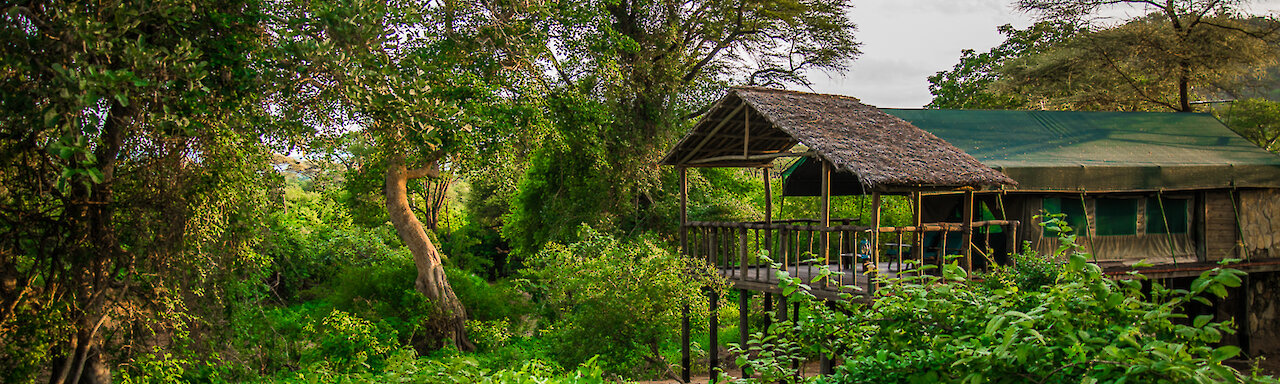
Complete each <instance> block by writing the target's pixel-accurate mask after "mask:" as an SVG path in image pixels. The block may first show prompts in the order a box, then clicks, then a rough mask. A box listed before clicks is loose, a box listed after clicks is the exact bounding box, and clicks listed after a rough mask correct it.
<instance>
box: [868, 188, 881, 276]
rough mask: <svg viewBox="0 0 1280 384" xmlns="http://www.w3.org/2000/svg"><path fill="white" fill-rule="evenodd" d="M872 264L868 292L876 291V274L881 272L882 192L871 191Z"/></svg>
mask: <svg viewBox="0 0 1280 384" xmlns="http://www.w3.org/2000/svg"><path fill="white" fill-rule="evenodd" d="M869 251H870V252H871V265H872V267H873V268H875V272H872V273H869V274H867V293H868V294H870V295H874V294H875V293H876V285H877V284H879V283H878V282H877V281H876V277H877V276H876V275H878V274H879V273H880V272H879V271H880V192H871V249H870V250H869Z"/></svg>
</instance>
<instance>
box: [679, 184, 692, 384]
mask: <svg viewBox="0 0 1280 384" xmlns="http://www.w3.org/2000/svg"><path fill="white" fill-rule="evenodd" d="M679 172H680V252H684V254H685V255H688V254H689V178H688V169H686V168H685V167H679ZM680 345H681V347H680V379H681V380H683V381H684V382H686V383H688V382H689V371H690V368H692V367H691V366H690V365H689V306H688V305H684V306H682V307H680Z"/></svg>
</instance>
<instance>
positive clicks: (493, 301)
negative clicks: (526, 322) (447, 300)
mask: <svg viewBox="0 0 1280 384" xmlns="http://www.w3.org/2000/svg"><path fill="white" fill-rule="evenodd" d="M445 274H446V275H448V276H449V282H450V284H452V285H453V292H454V293H455V294H457V295H458V300H462V303H463V304H464V305H466V308H467V317H468V318H470V319H473V320H479V321H496V320H508V321H518V320H519V319H520V318H521V317H524V316H525V315H528V314H530V313H532V311H533V308H532V307H531V306H530V305H529V303H528V300H527V299H525V296H524V293H523V292H521V291H520V290H519V289H518V288H517V287H515V286H513V285H512V284H511V283H510V282H507V281H497V282H493V283H490V282H488V281H485V280H484V279H483V278H481V277H480V276H476V275H475V274H472V273H469V272H465V271H460V270H456V269H452V268H446V269H445Z"/></svg>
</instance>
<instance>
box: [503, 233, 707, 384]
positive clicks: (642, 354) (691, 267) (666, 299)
mask: <svg viewBox="0 0 1280 384" xmlns="http://www.w3.org/2000/svg"><path fill="white" fill-rule="evenodd" d="M580 236H581V238H582V239H583V240H582V241H580V242H577V243H573V244H569V245H558V244H553V245H550V246H548V247H547V248H546V249H545V250H544V251H543V252H541V253H539V254H538V255H537V257H535V258H533V259H531V260H530V266H531V268H530V270H529V271H528V272H527V273H528V276H529V277H530V279H531V283H532V285H533V286H534V291H535V293H537V294H538V295H539V296H541V298H542V300H543V302H544V303H545V305H546V306H547V312H548V313H547V315H548V317H549V318H550V319H552V320H553V321H554V323H553V325H552V327H551V328H550V329H548V330H547V331H546V336H547V342H548V344H549V345H551V346H552V348H551V349H552V350H553V351H554V352H553V354H554V356H555V357H556V358H557V359H558V360H559V361H561V362H562V363H565V364H566V365H577V364H579V363H582V362H585V361H587V360H588V359H589V358H591V357H593V356H596V355H599V356H600V357H599V359H600V363H601V366H602V367H603V368H604V369H605V370H606V371H608V372H613V373H619V374H636V373H638V372H636V371H637V370H638V369H640V367H644V366H646V365H647V366H650V367H654V368H657V369H659V370H666V369H667V368H668V367H667V363H666V362H665V361H664V360H663V359H662V358H661V356H660V353H659V351H658V349H659V346H660V345H662V344H663V343H664V342H665V341H669V340H673V339H675V338H676V336H678V332H679V329H680V328H679V326H680V319H681V308H682V307H686V306H687V307H689V308H690V313H692V314H694V316H704V317H705V313H706V308H707V303H706V295H705V293H704V292H703V287H711V288H712V289H723V286H724V282H723V280H722V279H721V278H720V277H719V275H717V274H715V273H714V271H712V270H710V267H708V266H706V265H705V264H701V263H699V262H697V261H694V260H690V259H687V258H684V257H682V256H679V255H676V254H675V253H673V252H671V251H669V250H666V249H663V248H661V247H658V246H657V245H655V243H654V242H653V241H649V240H646V239H640V240H635V241H620V240H617V239H615V238H613V237H611V236H608V235H603V234H600V233H598V232H595V231H594V230H592V229H591V228H588V227H583V228H582V234H581V235H580ZM585 340H589V342H584V341H585Z"/></svg>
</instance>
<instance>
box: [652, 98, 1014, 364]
mask: <svg viewBox="0 0 1280 384" xmlns="http://www.w3.org/2000/svg"><path fill="white" fill-rule="evenodd" d="M780 158H803V160H804V162H803V163H800V162H797V163H794V164H795V167H793V169H791V170H789V171H788V174H787V180H786V181H785V183H784V185H785V188H784V189H786V190H788V191H789V190H791V189H795V192H796V193H792V194H795V195H809V196H819V197H820V198H821V213H820V217H818V218H817V219H816V220H794V221H786V222H776V223H775V222H774V221H773V217H772V210H773V208H772V191H771V187H770V185H771V184H770V179H771V176H770V172H771V171H772V167H773V166H774V163H775V160H777V159H780ZM661 164H662V165H669V166H674V167H676V168H677V169H678V171H679V174H680V210H681V211H680V224H681V225H680V228H681V231H680V242H681V248H682V250H683V252H685V253H686V254H688V255H691V256H693V257H698V258H703V259H705V260H707V262H708V263H710V264H711V265H714V266H715V267H716V268H717V269H719V270H720V273H721V274H722V275H724V276H725V277H727V278H728V279H729V280H730V281H731V282H732V283H733V284H734V287H735V288H736V289H739V290H741V292H742V294H741V295H739V297H740V299H739V300H740V303H739V308H742V309H743V310H744V312H743V313H742V315H743V316H742V317H741V319H740V320H741V321H742V322H743V323H742V324H740V330H741V331H742V335H741V336H742V338H744V339H745V335H746V332H747V325H746V323H745V321H746V317H745V308H748V307H749V306H748V305H747V304H748V303H747V302H746V300H747V298H748V296H749V293H748V292H749V291H759V292H764V293H765V295H766V300H765V303H766V308H768V307H769V306H770V305H772V299H769V298H768V297H770V294H772V293H779V292H780V290H779V288H778V280H777V278H776V273H777V272H786V273H789V274H791V276H792V277H796V278H799V279H800V280H801V281H802V282H805V283H811V282H814V280H813V279H814V277H815V276H817V273H815V268H816V269H819V270H820V269H821V268H828V269H830V270H833V271H838V272H843V274H842V275H841V277H839V278H837V279H835V281H832V280H831V279H827V280H822V281H821V282H820V284H818V283H814V284H811V285H812V286H813V290H812V293H813V294H815V295H816V296H819V297H824V298H828V299H839V298H841V297H842V295H841V293H844V291H845V290H846V287H848V286H858V287H865V288H864V289H865V290H874V289H875V287H876V283H875V280H876V276H877V275H878V274H881V273H883V272H882V271H885V272H888V271H891V264H882V263H881V256H882V254H883V255H887V256H890V257H891V258H892V257H896V258H897V261H898V269H899V271H901V270H902V262H903V260H915V261H918V262H920V263H924V262H925V261H926V255H932V257H930V258H931V259H932V260H934V261H935V262H938V263H940V262H941V261H942V257H941V256H943V255H946V254H949V253H948V252H950V253H958V254H961V255H963V257H964V264H965V265H964V267H965V268H972V267H973V262H972V256H971V251H972V249H973V248H974V247H975V246H974V242H973V240H974V239H973V234H974V228H975V227H991V226H1005V227H1008V228H1009V231H1008V232H1006V233H1005V235H1007V239H1008V241H1010V242H1012V241H1014V238H1015V237H1016V234H1015V233H1009V232H1013V231H1016V229H1015V228H1016V222H1013V223H1011V222H1008V221H996V220H991V221H987V222H974V221H973V217H972V212H973V209H972V202H973V191H975V190H983V189H990V188H993V187H1000V186H1010V185H1014V184H1016V183H1015V182H1014V181H1013V180H1012V179H1010V178H1009V177H1007V176H1005V175H1004V174H1002V173H1000V172H998V171H996V170H994V169H992V168H990V167H988V166H986V165H984V164H983V163H982V162H980V161H978V160H977V159H974V158H973V157H972V156H970V155H968V154H966V153H965V152H964V151H962V150H960V149H958V148H956V147H955V146H952V145H951V144H949V143H947V142H946V141H945V140H943V139H941V138H939V137H937V136H935V135H933V134H931V133H929V132H926V131H924V130H922V129H920V128H917V127H916V126H914V125H912V124H911V123H909V122H907V121H904V120H902V119H900V118H897V117H894V116H892V115H889V114H886V113H884V112H882V111H880V110H879V109H877V108H876V107H874V106H870V105H866V104H863V103H861V102H860V101H858V99H856V98H853V97H848V96H838V95H824V94H814V93H805V92H795V91H787V90H780V89H770V88H759V87H736V88H732V89H730V90H729V93H728V94H727V95H725V96H724V97H723V98H721V99H720V100H719V101H718V102H717V103H716V104H715V105H714V106H713V107H712V108H711V109H710V110H709V111H708V112H707V114H706V115H704V117H703V118H702V120H701V121H699V122H698V123H697V125H695V126H694V127H693V129H692V130H690V131H689V133H688V134H686V135H685V136H684V137H683V138H681V139H680V141H679V142H678V143H677V144H676V145H675V147H674V148H672V149H671V151H670V152H668V153H667V155H666V156H665V157H664V158H663V159H662V161H661ZM698 167H740V168H759V169H761V171H762V173H763V175H764V185H765V196H766V197H765V217H764V220H763V221H759V222H690V221H689V220H688V209H687V201H688V182H687V171H688V169H689V168H698ZM941 191H964V196H965V201H966V202H967V205H965V208H966V209H965V210H964V212H967V213H966V214H965V215H964V216H965V217H964V218H963V220H962V221H961V222H959V223H942V222H939V223H928V224H926V223H922V222H921V221H920V215H919V212H920V209H919V208H920V207H919V203H920V193H921V192H941ZM882 194H897V195H910V196H911V201H912V203H913V212H915V215H914V216H915V220H914V225H912V226H906V227H882V226H881V223H880V210H879V207H880V197H881V195H882ZM832 195H870V197H871V200H872V202H871V207H872V213H871V216H872V217H871V222H869V223H853V222H851V221H844V222H840V223H836V224H835V225H833V222H832V218H831V196H832ZM948 233H951V234H952V235H951V239H952V240H957V239H959V240H960V241H959V242H954V243H953V242H948V241H946V238H947V235H948ZM988 233H990V232H989V231H988ZM895 234H896V239H897V241H896V242H892V241H890V242H885V244H882V242H881V237H885V236H887V238H893V236H894V235H895ZM882 235H883V236H882ZM930 236H932V237H933V238H938V239H942V241H941V242H939V243H937V244H936V246H933V247H927V246H926V244H925V242H924V241H925V240H924V239H925V238H926V237H930ZM948 244H950V245H948ZM882 245H887V246H888V248H889V249H882V248H883V247H882ZM926 248H930V249H929V250H926ZM948 248H949V249H948ZM1009 248H1012V247H1009ZM895 251H896V252H895ZM762 255H768V257H769V258H770V259H771V261H769V260H770V259H764V258H763V257H761V256H762ZM890 261H892V260H890ZM716 300H717V298H716V297H715V296H714V295H713V296H712V306H713V308H714V307H715V306H716V305H717V304H716ZM713 311H714V309H713ZM786 312H787V311H786V308H785V307H782V306H780V307H779V313H780V314H781V315H785V313H786ZM711 326H712V329H713V330H714V329H716V327H717V325H716V323H715V320H714V317H713V320H712V324H711ZM711 335H712V338H713V340H712V341H711V343H712V344H713V345H714V344H715V340H714V338H715V337H716V336H715V335H716V332H715V331H713V332H711ZM686 336H687V333H686ZM685 341H686V343H685V344H686V347H687V345H688V343H687V341H688V340H687V339H686V340H685ZM743 341H745V340H743ZM686 353H687V349H686ZM687 358H688V357H687V354H686V356H685V360H684V361H683V366H684V367H685V374H686V376H685V377H686V378H687V373H688V360H687ZM711 363H712V365H713V366H715V365H716V363H717V360H716V358H715V357H714V355H713V357H712V361H711Z"/></svg>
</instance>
